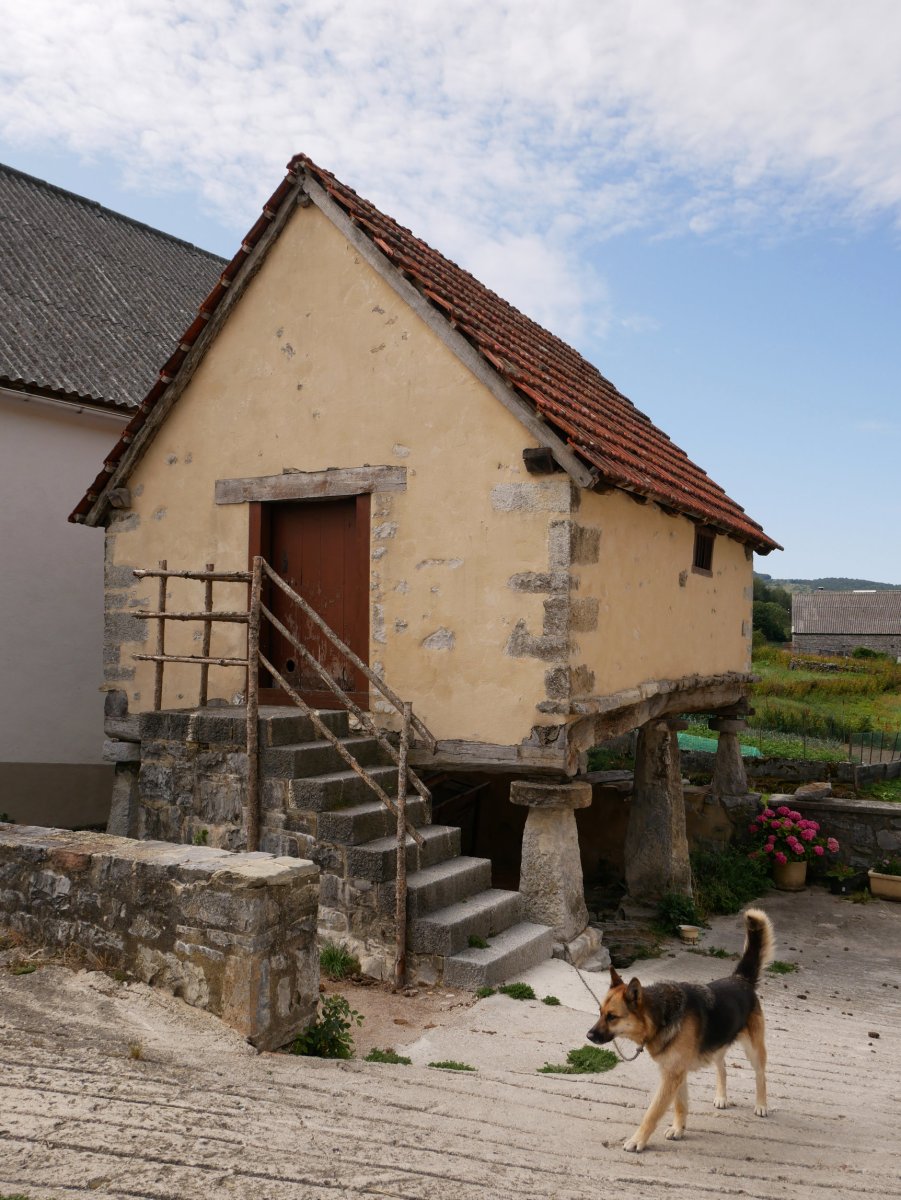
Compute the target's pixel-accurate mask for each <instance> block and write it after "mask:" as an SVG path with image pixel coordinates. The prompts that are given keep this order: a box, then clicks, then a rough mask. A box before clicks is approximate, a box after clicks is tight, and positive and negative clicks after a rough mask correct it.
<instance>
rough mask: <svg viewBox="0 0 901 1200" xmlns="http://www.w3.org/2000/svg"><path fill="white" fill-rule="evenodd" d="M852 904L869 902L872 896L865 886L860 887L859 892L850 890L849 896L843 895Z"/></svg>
mask: <svg viewBox="0 0 901 1200" xmlns="http://www.w3.org/2000/svg"><path fill="white" fill-rule="evenodd" d="M845 898H846V899H847V900H850V901H851V903H852V904H869V903H870V902H871V901H872V899H873V896H872V894H871V893H870V892H869V891H868V890H867V888H861V889H860V891H859V892H852V893H851V895H850V896H847V897H845Z"/></svg>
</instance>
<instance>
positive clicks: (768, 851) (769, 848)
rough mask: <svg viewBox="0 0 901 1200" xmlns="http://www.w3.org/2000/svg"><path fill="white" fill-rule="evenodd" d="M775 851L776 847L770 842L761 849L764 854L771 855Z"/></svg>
mask: <svg viewBox="0 0 901 1200" xmlns="http://www.w3.org/2000/svg"><path fill="white" fill-rule="evenodd" d="M775 849H776V847H775V846H774V845H773V843H772V842H767V844H766V845H765V846H764V848H763V852H764V854H772V853H773V851H774V850H775Z"/></svg>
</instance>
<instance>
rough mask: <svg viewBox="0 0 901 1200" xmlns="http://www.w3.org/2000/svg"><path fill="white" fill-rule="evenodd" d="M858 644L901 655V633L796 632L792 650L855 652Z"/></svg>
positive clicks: (810, 652)
mask: <svg viewBox="0 0 901 1200" xmlns="http://www.w3.org/2000/svg"><path fill="white" fill-rule="evenodd" d="M858 646H865V647H866V648H867V650H876V651H877V652H878V653H879V654H890V655H891V656H892V657H893V658H899V657H901V633H887V634H879V633H860V634H852V633H795V634H793V635H792V650H793V652H794V653H795V654H853V652H854V651H855V650H856V649H857V647H858Z"/></svg>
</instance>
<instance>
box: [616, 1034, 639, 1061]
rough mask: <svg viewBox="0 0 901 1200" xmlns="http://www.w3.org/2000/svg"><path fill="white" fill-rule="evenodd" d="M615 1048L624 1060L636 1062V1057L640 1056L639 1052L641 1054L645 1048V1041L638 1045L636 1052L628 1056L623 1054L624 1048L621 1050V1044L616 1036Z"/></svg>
mask: <svg viewBox="0 0 901 1200" xmlns="http://www.w3.org/2000/svg"><path fill="white" fill-rule="evenodd" d="M613 1048H614V1050H615V1051H616V1053H617V1054H618V1055H619V1057H620V1059H621V1060H622V1062H635V1060H636V1058H638V1056H639V1054H641V1052H642V1051H643V1050H644V1042H642V1043H641V1045H640V1046H639V1047H638V1049H637V1050H636V1051H635V1053H634V1054H633V1055H632V1057H631V1058H626V1056H625V1054H623V1052H622V1050H620V1048H619V1044H618V1042H617V1040H616V1038H613Z"/></svg>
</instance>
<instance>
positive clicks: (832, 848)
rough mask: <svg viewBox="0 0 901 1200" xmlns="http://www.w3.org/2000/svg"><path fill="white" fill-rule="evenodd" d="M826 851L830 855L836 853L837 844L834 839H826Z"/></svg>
mask: <svg viewBox="0 0 901 1200" xmlns="http://www.w3.org/2000/svg"><path fill="white" fill-rule="evenodd" d="M826 849H827V850H828V851H829V853H830V854H837V853H838V842H837V841H836V840H835V838H826Z"/></svg>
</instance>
